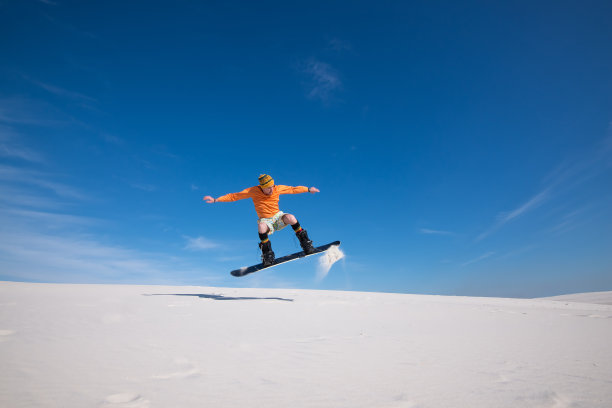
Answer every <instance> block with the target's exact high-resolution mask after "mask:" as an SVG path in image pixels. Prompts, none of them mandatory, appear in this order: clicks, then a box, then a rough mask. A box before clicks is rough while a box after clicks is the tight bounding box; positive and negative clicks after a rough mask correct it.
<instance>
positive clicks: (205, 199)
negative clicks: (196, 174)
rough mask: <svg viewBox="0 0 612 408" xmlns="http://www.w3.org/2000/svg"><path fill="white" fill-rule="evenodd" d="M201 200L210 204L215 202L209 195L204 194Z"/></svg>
mask: <svg viewBox="0 0 612 408" xmlns="http://www.w3.org/2000/svg"><path fill="white" fill-rule="evenodd" d="M202 200H204V201H206V202H207V203H208V204H212V203H214V202H215V199H214V198H212V197H211V196H204V198H203V199H202Z"/></svg>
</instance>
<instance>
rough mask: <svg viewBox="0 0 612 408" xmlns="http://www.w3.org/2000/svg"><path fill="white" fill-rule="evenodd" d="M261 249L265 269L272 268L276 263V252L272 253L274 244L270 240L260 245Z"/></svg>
mask: <svg viewBox="0 0 612 408" xmlns="http://www.w3.org/2000/svg"><path fill="white" fill-rule="evenodd" d="M259 249H261V263H262V264H263V266H264V267H267V266H270V265H272V264H273V263H274V251H272V243H271V242H270V241H269V240H268V241H266V242H260V243H259Z"/></svg>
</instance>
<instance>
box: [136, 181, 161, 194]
mask: <svg viewBox="0 0 612 408" xmlns="http://www.w3.org/2000/svg"><path fill="white" fill-rule="evenodd" d="M130 185H131V186H132V187H133V188H135V189H137V190H142V191H147V192H149V193H152V192H154V191H157V186H154V185H153V184H141V183H132V184H130Z"/></svg>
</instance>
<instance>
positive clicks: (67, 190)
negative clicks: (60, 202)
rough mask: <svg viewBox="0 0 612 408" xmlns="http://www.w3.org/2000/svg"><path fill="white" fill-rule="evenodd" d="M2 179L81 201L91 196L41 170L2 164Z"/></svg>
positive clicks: (0, 168)
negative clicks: (55, 179)
mask: <svg viewBox="0 0 612 408" xmlns="http://www.w3.org/2000/svg"><path fill="white" fill-rule="evenodd" d="M0 181H3V182H5V183H21V184H23V183H26V184H30V185H34V186H38V187H42V188H44V189H47V190H51V191H53V192H54V193H55V194H57V195H58V196H60V197H64V198H71V199H76V200H80V201H86V200H89V196H88V195H87V194H85V193H82V192H81V191H79V190H77V189H75V188H74V187H71V186H69V185H66V184H64V183H60V182H57V181H54V180H52V179H51V178H50V176H49V175H48V174H46V173H43V172H40V171H34V170H28V169H22V168H19V167H14V166H2V165H0Z"/></svg>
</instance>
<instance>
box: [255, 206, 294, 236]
mask: <svg viewBox="0 0 612 408" xmlns="http://www.w3.org/2000/svg"><path fill="white" fill-rule="evenodd" d="M283 215H285V213H284V212H282V211H279V212H277V213H276V214H274V215H273V216H272V217H270V218H260V219H258V220H257V223H258V224H259V223H261V222H263V223H265V224H266V225H267V226H268V228H269V229H270V231H268V235H272V234H274V231H280V230H282V229H283V228H285V227H286V226H287V224H285V222H284V221H283Z"/></svg>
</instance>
